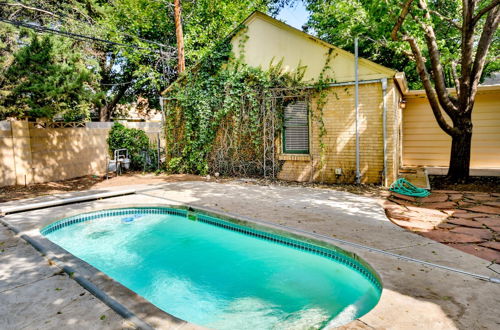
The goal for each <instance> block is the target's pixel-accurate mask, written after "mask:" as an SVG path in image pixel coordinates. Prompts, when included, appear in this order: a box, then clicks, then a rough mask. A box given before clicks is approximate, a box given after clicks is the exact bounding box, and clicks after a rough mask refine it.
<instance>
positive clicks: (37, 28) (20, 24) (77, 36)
mask: <svg viewBox="0 0 500 330" xmlns="http://www.w3.org/2000/svg"><path fill="white" fill-rule="evenodd" d="M0 22H4V23H7V24H11V25H14V26H17V27H25V28H28V29H31V30H34V31H39V32H47V33H52V34H58V35H61V36H65V37H69V38H73V39H78V40H86V41H93V42H101V43H106V44H110V45H114V46H121V47H128V48H133V49H137V50H148V51H151V52H154V53H157V54H160V55H161V54H163V52H162V51H159V50H157V49H153V48H146V47H140V46H136V45H131V44H125V43H120V42H115V41H111V40H107V39H101V38H96V37H92V36H88V35H84V34H79V33H73V32H67V31H61V30H57V29H52V28H48V27H45V26H41V25H36V24H31V23H26V22H22V21H13V20H9V19H6V18H3V17H0Z"/></svg>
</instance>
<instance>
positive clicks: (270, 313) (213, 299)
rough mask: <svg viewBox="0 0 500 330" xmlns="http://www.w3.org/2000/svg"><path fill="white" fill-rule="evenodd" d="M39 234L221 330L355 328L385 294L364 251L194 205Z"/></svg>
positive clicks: (118, 214)
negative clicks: (362, 257)
mask: <svg viewBox="0 0 500 330" xmlns="http://www.w3.org/2000/svg"><path fill="white" fill-rule="evenodd" d="M41 233H42V234H43V235H44V236H46V237H47V238H48V239H49V240H51V241H52V242H54V243H56V244H58V245H59V246H61V247H62V248H64V249H65V250H67V251H68V252H70V253H72V254H73V255H75V256H77V257H79V258H80V259H82V260H84V261H85V262H87V263H89V264H91V265H92V266H94V267H95V268H97V269H99V270H100V271H102V272H103V273H105V274H107V275H108V276H109V277H111V278H113V279H114V280H116V281H118V282H120V283H121V284H123V285H124V286H126V287H127V288H129V289H131V290H132V291H134V292H136V293H137V294H139V295H141V296H143V297H144V298H145V299H147V300H149V301H150V302H151V303H152V304H154V305H156V306H157V307H159V308H160V309H162V310H164V311H165V312H167V313H169V314H171V315H174V316H176V317H178V318H181V319H184V320H186V321H188V322H192V323H196V324H199V325H202V326H206V327H209V328H215V329H235V328H237V329H271V328H287V329H293V328H296V329H303V328H323V327H325V326H327V325H329V326H337V325H342V324H345V323H348V322H350V321H352V320H354V319H356V318H358V317H360V316H362V315H364V314H366V313H367V312H368V311H370V310H371V309H372V308H373V307H374V306H375V305H376V304H377V302H378V300H379V299H380V294H381V290H382V286H381V282H380V279H379V277H378V275H377V274H376V273H375V272H374V271H373V269H371V267H370V266H369V265H368V264H366V263H365V262H364V261H362V260H360V259H359V258H358V257H357V256H356V255H354V254H351V253H349V252H346V251H344V250H341V249H340V248H337V247H335V246H331V245H326V244H313V243H311V242H308V241H307V239H297V237H293V236H292V235H286V234H284V233H278V232H276V231H274V230H271V229H268V228H262V227H259V226H256V225H254V224H250V223H246V222H241V221H236V220H230V219H224V220H223V219H220V218H218V217H215V216H213V215H210V214H206V213H204V212H194V211H192V210H188V209H186V208H167V207H156V208H151V207H148V208H124V209H113V210H105V211H97V212H92V213H86V214H81V215H77V216H73V217H70V218H65V219H62V220H60V221H57V222H55V223H52V224H50V225H49V226H47V227H45V228H44V229H42V230H41Z"/></svg>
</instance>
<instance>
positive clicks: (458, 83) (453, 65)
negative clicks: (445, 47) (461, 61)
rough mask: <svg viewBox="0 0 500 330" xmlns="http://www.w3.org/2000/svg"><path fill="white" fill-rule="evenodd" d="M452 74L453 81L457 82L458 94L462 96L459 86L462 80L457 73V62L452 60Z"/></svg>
mask: <svg viewBox="0 0 500 330" xmlns="http://www.w3.org/2000/svg"><path fill="white" fill-rule="evenodd" d="M451 75H452V76H453V82H454V83H455V90H456V92H457V96H460V90H459V89H458V86H460V81H459V80H458V75H457V62H455V61H451Z"/></svg>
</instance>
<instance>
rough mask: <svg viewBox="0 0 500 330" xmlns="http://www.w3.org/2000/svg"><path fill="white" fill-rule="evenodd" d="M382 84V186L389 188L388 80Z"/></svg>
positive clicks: (384, 79)
mask: <svg viewBox="0 0 500 330" xmlns="http://www.w3.org/2000/svg"><path fill="white" fill-rule="evenodd" d="M380 82H381V83H382V135H383V139H384V172H383V179H382V185H383V186H384V187H387V101H386V96H387V78H382V79H380Z"/></svg>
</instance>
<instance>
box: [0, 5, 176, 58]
mask: <svg viewBox="0 0 500 330" xmlns="http://www.w3.org/2000/svg"><path fill="white" fill-rule="evenodd" d="M18 3H19V4H20V5H21V6H22V8H24V9H26V10H32V11H39V12H42V13H44V14H46V15H51V16H53V17H55V18H58V19H61V20H67V19H69V20H72V21H74V22H78V23H81V24H85V25H87V26H91V27H94V28H97V29H101V30H104V31H108V32H112V33H116V34H119V35H122V36H126V37H129V38H136V39H138V40H141V41H143V42H146V43H149V44H154V45H157V46H160V47H163V48H172V49H175V47H173V46H169V45H165V44H162V43H160V42H156V41H152V40H148V39H145V38H141V37H138V36H135V35H132V34H128V33H126V32H121V31H115V30H112V29H109V28H106V27H104V26H101V25H98V24H92V23H90V22H85V21H82V20H79V19H77V18H74V17H71V16H69V15H67V14H65V13H61V12H60V11H59V10H58V11H59V13H57V14H54V13H53V12H51V11H48V10H47V9H43V8H38V7H34V6H31V5H28V4H25V3H23V2H22V1H18ZM0 4H5V3H0Z"/></svg>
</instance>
